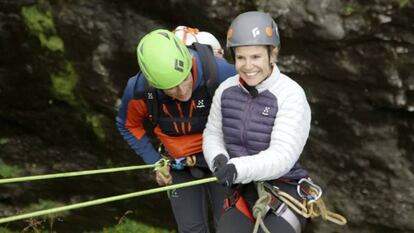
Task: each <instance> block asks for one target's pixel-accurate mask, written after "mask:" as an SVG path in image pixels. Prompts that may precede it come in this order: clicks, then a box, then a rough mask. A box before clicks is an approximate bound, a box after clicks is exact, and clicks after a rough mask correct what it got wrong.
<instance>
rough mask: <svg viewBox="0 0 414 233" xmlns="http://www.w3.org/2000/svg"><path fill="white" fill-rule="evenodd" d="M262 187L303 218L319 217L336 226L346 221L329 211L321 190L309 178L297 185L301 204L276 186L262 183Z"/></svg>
mask: <svg viewBox="0 0 414 233" xmlns="http://www.w3.org/2000/svg"><path fill="white" fill-rule="evenodd" d="M263 185H264V187H265V188H266V189H267V191H269V192H271V193H272V194H273V195H274V196H275V197H276V198H277V199H279V200H281V201H282V202H283V203H285V204H286V205H287V206H289V207H290V208H291V209H292V210H294V211H295V212H296V213H298V214H300V215H302V216H303V217H305V218H316V217H319V216H321V217H322V219H323V220H327V221H331V222H333V223H336V224H338V225H345V224H346V223H347V220H346V218H345V217H344V216H342V215H340V214H337V213H334V212H331V211H329V210H328V209H327V208H326V206H325V203H324V202H323V200H322V198H321V196H322V189H321V188H320V187H319V186H318V185H316V184H314V183H313V182H312V181H311V180H310V179H309V178H305V179H301V180H300V181H299V182H298V183H297V185H298V186H299V187H298V190H299V191H298V194H299V196H301V197H302V202H300V201H299V200H297V199H296V198H294V197H292V196H291V195H290V194H288V193H286V192H283V191H281V190H280V189H279V188H278V187H277V186H272V185H271V184H269V183H266V182H264V183H263Z"/></svg>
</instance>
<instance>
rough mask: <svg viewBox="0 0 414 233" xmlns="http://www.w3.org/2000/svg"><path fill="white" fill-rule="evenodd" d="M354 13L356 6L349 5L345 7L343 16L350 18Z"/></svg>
mask: <svg viewBox="0 0 414 233" xmlns="http://www.w3.org/2000/svg"><path fill="white" fill-rule="evenodd" d="M354 12H355V7H354V6H352V5H347V6H345V8H344V11H343V14H344V15H345V16H350V15H352V14H353V13H354Z"/></svg>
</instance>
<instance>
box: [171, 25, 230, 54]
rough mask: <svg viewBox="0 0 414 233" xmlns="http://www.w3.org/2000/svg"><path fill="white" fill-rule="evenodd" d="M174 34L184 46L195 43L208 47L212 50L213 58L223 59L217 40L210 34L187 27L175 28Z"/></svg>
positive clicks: (222, 51)
mask: <svg viewBox="0 0 414 233" xmlns="http://www.w3.org/2000/svg"><path fill="white" fill-rule="evenodd" d="M174 34H175V35H176V36H177V37H178V38H180V39H181V40H182V41H183V43H184V44H185V45H192V44H193V43H195V42H198V43H200V44H206V45H210V46H211V48H212V49H213V53H214V56H217V57H221V58H223V56H224V50H223V48H222V47H221V45H220V42H219V41H218V40H217V38H216V37H215V36H214V35H213V34H211V33H210V32H205V31H200V30H198V28H190V27H187V26H177V27H176V28H175V29H174Z"/></svg>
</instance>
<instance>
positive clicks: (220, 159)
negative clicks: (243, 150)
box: [213, 154, 229, 172]
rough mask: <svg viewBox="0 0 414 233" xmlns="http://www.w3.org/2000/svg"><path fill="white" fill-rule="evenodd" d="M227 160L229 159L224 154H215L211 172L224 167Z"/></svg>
mask: <svg viewBox="0 0 414 233" xmlns="http://www.w3.org/2000/svg"><path fill="white" fill-rule="evenodd" d="M227 161H229V159H228V158H227V157H226V156H225V155H223V154H219V155H217V156H216V157H215V158H214V160H213V172H216V171H217V170H218V169H220V168H222V167H224V165H226V163H227Z"/></svg>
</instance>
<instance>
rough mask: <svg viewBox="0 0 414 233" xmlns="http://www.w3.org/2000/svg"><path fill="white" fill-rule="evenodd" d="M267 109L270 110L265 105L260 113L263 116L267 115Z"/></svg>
mask: <svg viewBox="0 0 414 233" xmlns="http://www.w3.org/2000/svg"><path fill="white" fill-rule="evenodd" d="M269 110H270V107H265V108H264V109H263V112H262V115H263V116H269Z"/></svg>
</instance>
